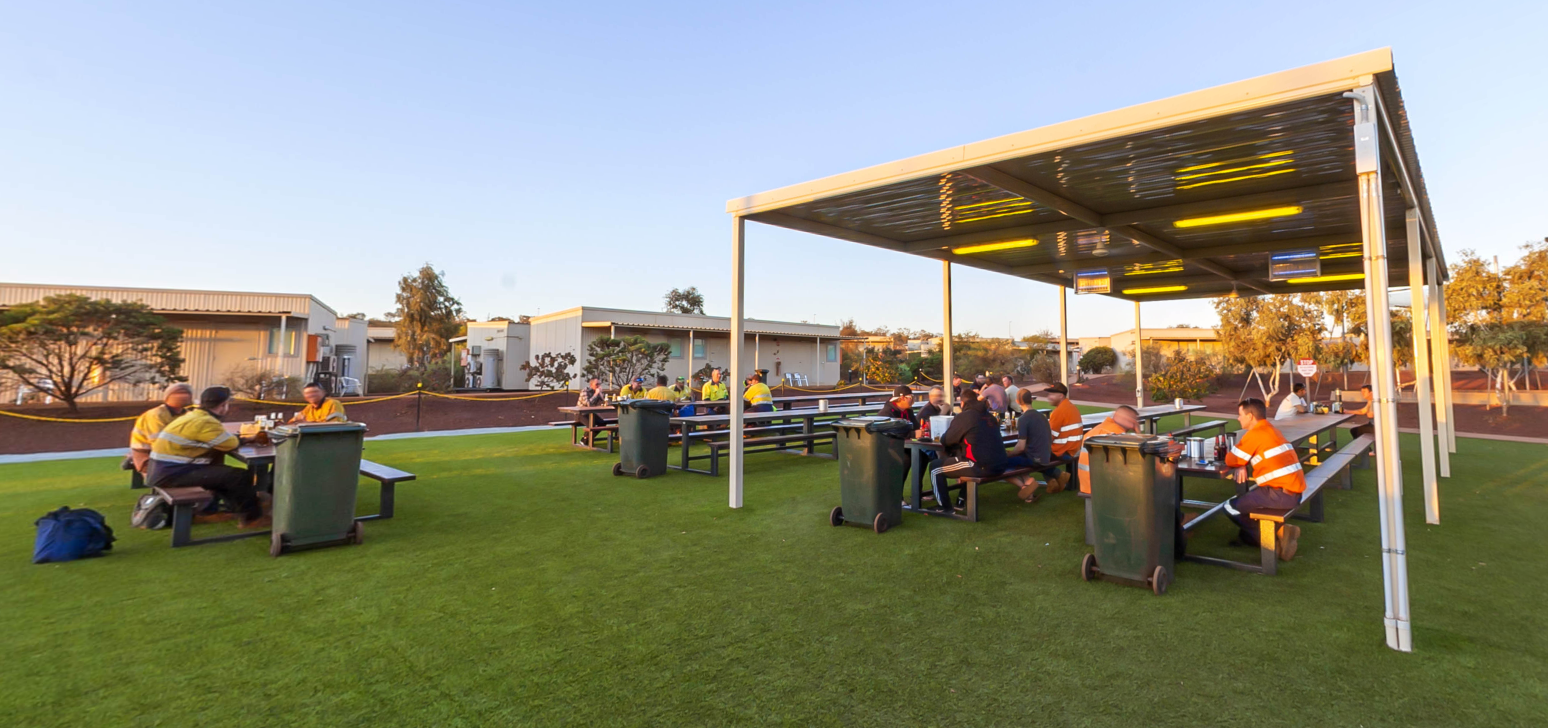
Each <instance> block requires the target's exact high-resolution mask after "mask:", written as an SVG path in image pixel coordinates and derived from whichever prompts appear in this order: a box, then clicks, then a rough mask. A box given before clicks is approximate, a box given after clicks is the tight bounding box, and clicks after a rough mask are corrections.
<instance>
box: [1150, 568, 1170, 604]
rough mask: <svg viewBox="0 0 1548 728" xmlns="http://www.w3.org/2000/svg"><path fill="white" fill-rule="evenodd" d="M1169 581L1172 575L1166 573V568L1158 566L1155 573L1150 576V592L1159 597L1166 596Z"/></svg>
mask: <svg viewBox="0 0 1548 728" xmlns="http://www.w3.org/2000/svg"><path fill="white" fill-rule="evenodd" d="M1169 580H1170V575H1169V574H1167V573H1166V567H1164V566H1157V567H1156V571H1155V573H1154V574H1151V575H1150V590H1151V591H1153V592H1155V593H1156V596H1158V597H1159V596H1163V595H1165V594H1166V587H1167V582H1168V581H1169Z"/></svg>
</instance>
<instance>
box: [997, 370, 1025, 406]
mask: <svg viewBox="0 0 1548 728" xmlns="http://www.w3.org/2000/svg"><path fill="white" fill-rule="evenodd" d="M1000 386H1001V387H1004V388H1005V403H1006V404H1008V405H1010V408H1011V411H1012V412H1015V413H1016V414H1018V415H1019V414H1021V400H1020V399H1019V398H1018V397H1017V396H1016V395H1017V394H1018V393H1020V392H1021V387H1018V386H1016V380H1014V379H1011V375H1009V374H1001V375H1000Z"/></svg>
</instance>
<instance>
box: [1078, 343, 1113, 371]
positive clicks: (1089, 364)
mask: <svg viewBox="0 0 1548 728" xmlns="http://www.w3.org/2000/svg"><path fill="white" fill-rule="evenodd" d="M1075 366H1076V368H1078V369H1080V370H1081V371H1083V372H1085V373H1087V374H1101V373H1102V372H1105V371H1107V370H1108V369H1111V368H1113V367H1115V366H1118V352H1116V351H1113V348H1112V347H1111V346H1093V347H1091V350H1090V351H1087V352H1086V353H1084V354H1081V355H1080V361H1078V362H1076V363H1075Z"/></svg>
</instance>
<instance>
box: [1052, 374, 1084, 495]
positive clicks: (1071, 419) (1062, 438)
mask: <svg viewBox="0 0 1548 728" xmlns="http://www.w3.org/2000/svg"><path fill="white" fill-rule="evenodd" d="M1069 395H1070V389H1069V387H1066V386H1064V384H1063V383H1061V382H1054V383H1053V384H1050V385H1048V388H1047V389H1044V390H1043V398H1044V399H1046V400H1048V402H1049V403H1050V404H1052V405H1053V406H1054V408H1053V411H1052V412H1049V413H1048V429H1049V431H1050V432H1051V433H1052V434H1053V458H1054V461H1055V462H1058V463H1064V464H1065V465H1066V466H1068V465H1069V464H1070V463H1073V462H1075V459H1076V458H1078V457H1080V443H1081V442H1082V440H1084V438H1083V437H1082V436H1081V419H1080V410H1078V409H1075V405H1074V403H1072V402H1070V398H1069ZM1059 479H1060V480H1062V481H1063V485H1064V486H1066V487H1068V486H1069V484H1070V473H1069V468H1068V467H1066V468H1065V472H1064V473H1062V474H1060V476H1059Z"/></svg>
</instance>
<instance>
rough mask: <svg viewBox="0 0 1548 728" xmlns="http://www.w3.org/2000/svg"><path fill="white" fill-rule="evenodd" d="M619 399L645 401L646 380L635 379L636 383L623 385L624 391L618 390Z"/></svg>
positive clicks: (642, 378) (641, 378)
mask: <svg viewBox="0 0 1548 728" xmlns="http://www.w3.org/2000/svg"><path fill="white" fill-rule="evenodd" d="M618 398H619V399H645V378H644V377H635V378H634V381H632V382H629V383H628V384H625V385H623V389H620V390H618Z"/></svg>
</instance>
